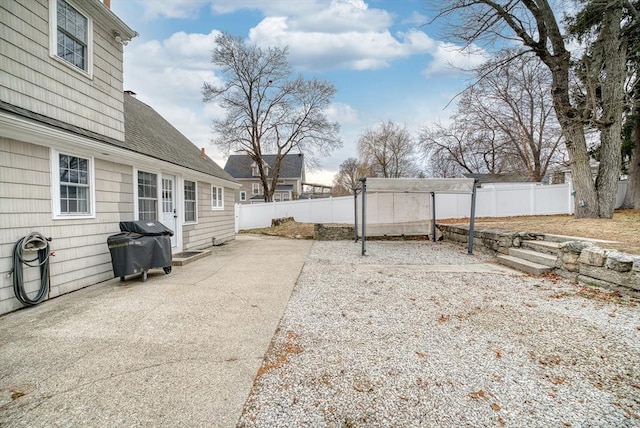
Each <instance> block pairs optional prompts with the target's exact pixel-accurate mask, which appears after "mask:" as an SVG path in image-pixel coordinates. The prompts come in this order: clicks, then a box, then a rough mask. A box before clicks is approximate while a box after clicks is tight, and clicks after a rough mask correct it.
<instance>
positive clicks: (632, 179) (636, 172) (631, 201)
mask: <svg viewBox="0 0 640 428" xmlns="http://www.w3.org/2000/svg"><path fill="white" fill-rule="evenodd" d="M635 111H636V112H635V114H636V115H638V114H640V104H639V103H636V105H635ZM631 138H632V139H633V142H634V145H633V150H632V152H631V159H630V161H629V180H628V181H627V193H626V194H625V197H624V204H623V206H624V207H625V208H635V209H639V208H640V119H636V123H635V126H634V128H633V133H632V135H631Z"/></svg>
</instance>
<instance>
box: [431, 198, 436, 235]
mask: <svg viewBox="0 0 640 428" xmlns="http://www.w3.org/2000/svg"><path fill="white" fill-rule="evenodd" d="M431 212H432V216H431V233H432V235H431V236H433V242H436V192H431Z"/></svg>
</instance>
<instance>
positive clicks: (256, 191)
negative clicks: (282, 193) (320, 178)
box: [251, 183, 261, 195]
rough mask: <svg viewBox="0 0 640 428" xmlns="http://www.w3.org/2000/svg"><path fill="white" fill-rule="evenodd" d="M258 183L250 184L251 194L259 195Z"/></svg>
mask: <svg viewBox="0 0 640 428" xmlns="http://www.w3.org/2000/svg"><path fill="white" fill-rule="evenodd" d="M260 187H261V186H260V183H251V194H252V195H259V194H260Z"/></svg>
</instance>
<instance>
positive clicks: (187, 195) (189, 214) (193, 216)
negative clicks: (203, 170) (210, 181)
mask: <svg viewBox="0 0 640 428" xmlns="http://www.w3.org/2000/svg"><path fill="white" fill-rule="evenodd" d="M196 188H197V187H196V182H195V181H189V180H185V181H184V222H185V223H195V222H196V221H198V218H197V212H198V201H197V196H196Z"/></svg>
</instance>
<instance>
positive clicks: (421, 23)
mask: <svg viewBox="0 0 640 428" xmlns="http://www.w3.org/2000/svg"><path fill="white" fill-rule="evenodd" d="M111 8H112V10H113V11H114V12H115V13H116V14H117V15H118V16H119V17H120V18H121V19H122V20H123V21H124V22H126V23H127V24H128V25H129V26H130V27H131V28H133V29H134V30H136V31H137V32H138V33H139V34H140V36H139V37H137V38H135V39H134V40H133V41H131V42H130V43H129V44H128V45H127V46H126V47H125V66H124V87H125V89H128V90H132V91H134V92H136V93H137V94H138V99H140V100H141V101H143V102H145V103H147V104H149V105H150V106H151V107H153V108H154V109H155V110H156V111H158V112H159V113H160V114H161V115H162V116H164V117H165V119H167V120H168V121H169V122H171V123H172V124H173V125H174V126H175V127H176V128H178V129H179V130H180V131H181V132H182V133H183V134H184V135H186V136H187V137H188V138H189V139H190V140H191V141H192V142H193V143H194V144H196V145H197V146H199V147H204V148H206V150H207V153H208V154H209V155H210V156H211V157H212V158H213V159H214V160H215V161H216V162H218V163H219V164H220V165H221V166H224V163H225V162H226V158H225V156H224V154H223V153H221V152H220V151H218V149H216V148H215V147H214V146H212V145H211V144H210V139H211V137H212V132H211V120H212V119H213V118H215V117H221V116H222V115H223V114H224V112H223V111H222V110H221V109H220V108H219V107H218V106H216V105H215V104H210V103H208V104H205V103H203V102H202V94H201V88H202V84H203V82H205V81H207V82H216V81H219V79H221V77H220V74H219V73H218V72H217V70H216V69H215V68H214V67H213V65H212V64H211V52H212V50H213V48H214V38H215V36H216V35H217V34H219V32H220V31H225V32H228V33H230V34H233V35H235V36H241V37H243V38H246V39H247V40H248V42H250V43H253V44H257V45H258V46H261V47H265V48H266V47H269V46H279V47H285V46H288V48H289V62H290V65H291V66H292V67H293V69H294V70H295V72H297V73H301V74H302V75H303V76H305V77H307V78H310V77H317V78H319V79H323V80H328V81H330V82H331V83H333V85H334V86H335V87H336V89H337V93H336V96H335V97H334V100H333V104H332V106H331V108H330V110H329V111H328V112H327V113H328V115H329V116H330V117H331V118H332V119H333V120H337V121H338V122H339V123H340V125H341V138H342V140H343V144H344V145H343V148H342V149H340V150H337V151H335V152H334V153H333V154H332V156H330V157H327V158H325V159H323V160H322V163H321V169H319V170H317V171H313V172H310V173H308V174H307V181H310V182H316V183H323V184H331V182H332V179H333V176H334V174H335V173H336V172H337V171H338V167H339V165H340V163H341V162H342V161H343V160H345V159H346V158H348V157H353V156H356V155H357V153H356V146H357V140H358V137H359V136H360V135H361V134H362V133H363V132H364V131H365V130H366V129H369V128H372V127H374V126H375V125H376V124H377V123H379V122H381V121H385V120H393V121H395V122H398V123H400V124H403V125H405V126H406V127H407V129H408V130H409V131H410V132H411V133H412V134H414V135H417V134H418V132H419V130H420V128H421V127H422V126H424V125H425V124H428V123H432V122H434V121H441V122H446V121H447V120H448V118H449V116H450V115H451V114H452V112H453V108H454V105H450V106H449V107H448V108H445V107H446V106H447V104H448V103H449V102H450V101H451V99H452V98H453V97H454V96H455V94H457V93H458V92H459V91H460V90H461V89H463V88H464V86H465V84H466V83H467V79H468V76H467V75H466V74H465V73H464V72H463V71H462V69H464V68H469V67H471V66H474V65H478V64H479V62H481V61H482V58H481V56H480V55H479V54H477V53H476V54H469V53H465V52H461V51H460V50H459V49H458V48H457V47H456V46H454V45H452V44H450V43H448V42H446V41H445V40H444V38H443V37H444V36H445V32H444V31H443V29H442V28H441V27H439V25H438V23H436V24H429V22H430V19H431V17H432V15H433V11H432V10H429V9H428V6H427V2H426V1H425V0H400V1H398V0H112V1H111Z"/></svg>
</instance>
